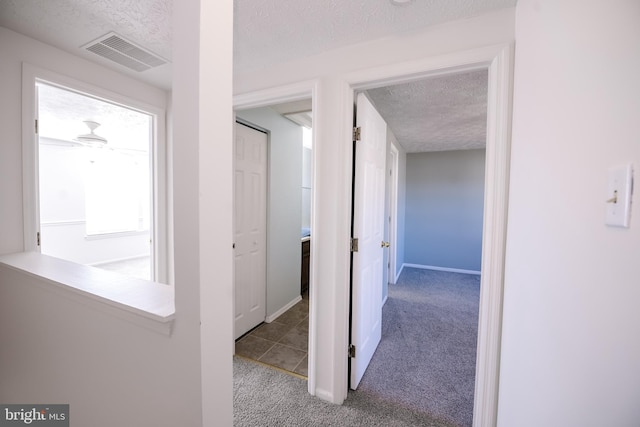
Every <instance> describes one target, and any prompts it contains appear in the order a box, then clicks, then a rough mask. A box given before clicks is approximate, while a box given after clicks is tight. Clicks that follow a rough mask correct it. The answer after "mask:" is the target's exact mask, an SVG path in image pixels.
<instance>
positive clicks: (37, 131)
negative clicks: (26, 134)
mask: <svg viewBox="0 0 640 427" xmlns="http://www.w3.org/2000/svg"><path fill="white" fill-rule="evenodd" d="M35 122H36V135H37V134H38V119H36V120H35Z"/></svg>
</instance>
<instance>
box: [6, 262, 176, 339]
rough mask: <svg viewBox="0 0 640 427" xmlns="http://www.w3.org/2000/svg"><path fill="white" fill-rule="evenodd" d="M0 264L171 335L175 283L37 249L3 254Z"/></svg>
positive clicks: (49, 286)
mask: <svg viewBox="0 0 640 427" xmlns="http://www.w3.org/2000/svg"><path fill="white" fill-rule="evenodd" d="M0 264H4V265H6V266H7V267H9V268H11V269H13V270H17V271H20V272H23V273H25V274H27V275H29V276H32V277H36V278H39V279H41V282H40V283H42V286H46V288H47V289H51V290H54V291H57V292H60V293H62V294H64V295H65V296H68V297H71V298H73V299H75V300H77V301H78V302H81V303H86V304H88V305H91V306H93V307H95V308H97V309H100V310H102V311H106V312H108V313H110V314H113V315H114V316H116V317H119V318H122V319H125V320H128V321H131V322H133V323H137V324H139V325H140V326H143V327H146V328H149V329H152V330H154V331H157V332H160V333H162V334H165V335H171V329H172V327H173V320H174V318H175V306H174V290H173V286H169V285H163V284H161V283H156V282H150V281H148V280H143V279H137V278H133V277H127V276H123V275H121V274H118V273H114V272H111V271H107V270H101V269H99V268H95V267H90V266H87V265H81V264H76V263H73V262H70V261H65V260H61V259H58V258H54V257H51V256H47V255H43V254H40V253H36V252H21V253H15V254H10V255H1V256H0Z"/></svg>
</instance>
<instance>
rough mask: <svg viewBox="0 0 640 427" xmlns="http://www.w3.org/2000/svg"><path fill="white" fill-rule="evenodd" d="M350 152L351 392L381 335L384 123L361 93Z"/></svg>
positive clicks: (355, 386)
mask: <svg viewBox="0 0 640 427" xmlns="http://www.w3.org/2000/svg"><path fill="white" fill-rule="evenodd" d="M356 105H357V110H356V123H357V126H358V127H360V129H361V132H360V141H357V142H356V143H355V144H356V150H355V177H354V180H355V186H354V202H353V215H354V223H353V237H354V238H357V239H358V250H357V251H354V252H353V277H352V290H351V319H352V320H351V344H352V345H354V346H355V357H351V358H350V363H351V377H350V387H351V388H352V389H354V390H355V389H356V388H357V387H358V384H359V383H360V380H361V379H362V376H363V375H364V372H365V370H366V369H367V366H369V362H370V361H371V358H372V357H373V353H374V352H375V350H376V348H377V347H378V343H379V342H380V338H381V334H382V280H383V269H384V268H385V267H384V266H383V258H384V257H383V252H384V247H383V246H382V242H383V239H384V201H385V191H384V190H385V177H386V174H385V162H386V157H387V154H386V135H387V124H386V122H385V121H384V119H383V118H382V117H381V116H380V114H379V113H378V112H377V111H376V109H375V108H374V107H373V105H372V104H371V102H370V101H369V100H368V99H367V98H366V96H365V95H364V94H362V93H361V94H358V98H357V104H356Z"/></svg>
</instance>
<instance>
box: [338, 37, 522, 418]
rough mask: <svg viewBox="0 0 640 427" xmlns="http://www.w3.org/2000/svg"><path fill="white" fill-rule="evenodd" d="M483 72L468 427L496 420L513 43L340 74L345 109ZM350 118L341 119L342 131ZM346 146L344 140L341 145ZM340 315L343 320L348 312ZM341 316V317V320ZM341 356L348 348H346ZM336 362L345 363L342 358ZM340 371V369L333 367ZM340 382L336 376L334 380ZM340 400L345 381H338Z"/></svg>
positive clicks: (351, 121)
mask: <svg viewBox="0 0 640 427" xmlns="http://www.w3.org/2000/svg"><path fill="white" fill-rule="evenodd" d="M479 69H486V70H488V89H487V92H488V94H487V95H488V97H487V146H486V163H485V196H484V218H483V242H482V265H481V269H482V278H481V287H480V310H479V319H478V346H477V357H476V381H475V393H474V409H473V414H474V417H473V426H474V427H479V426H494V425H496V422H497V409H498V381H499V374H500V338H501V334H502V293H503V283H504V258H505V252H506V233H507V208H508V190H509V163H510V162H509V159H510V145H511V101H512V92H513V44H512V43H509V44H501V45H494V46H487V47H484V48H479V49H475V50H471V51H464V52H458V53H454V54H449V55H443V56H437V57H430V58H425V59H422V60H417V61H410V62H405V63H401V64H393V65H390V66H383V67H377V68H371V69H365V70H360V71H357V72H354V73H350V74H348V75H346V76H345V78H344V81H345V83H346V84H347V85H348V89H347V90H346V91H347V93H344V94H343V97H344V99H345V106H348V105H353V102H354V94H355V92H356V91H363V90H367V89H373V88H377V87H383V86H389V85H392V84H399V83H409V82H413V81H416V80H420V79H424V78H427V77H433V76H438V75H443V74H450V73H457V72H464V71H472V70H479ZM348 123H353V118H352V117H348V118H345V124H344V126H345V127H346V126H347V125H348ZM345 143H346V141H345ZM338 314H341V315H342V316H344V317H343V319H337V320H336V321H337V322H340V321H341V320H343V321H344V322H345V323H346V322H348V319H349V313H338ZM342 316H341V317H342ZM345 353H347V347H346V346H345ZM335 362H337V363H344V364H346V363H347V359H346V357H345V358H344V360H343V361H340V360H336V361H335ZM337 372H340V368H338V369H337ZM334 380H336V381H339V380H340V379H339V378H337V377H336V378H334ZM342 385H343V387H344V388H343V390H344V391H343V393H344V394H343V398H346V393H347V387H348V381H347V378H346V376H345V377H344V378H343V382H342Z"/></svg>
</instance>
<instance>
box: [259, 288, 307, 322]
mask: <svg viewBox="0 0 640 427" xmlns="http://www.w3.org/2000/svg"><path fill="white" fill-rule="evenodd" d="M300 301H302V296H300V295H298V296H297V297H295V298H294V299H292V300H291V301H289V302H288V303H287V304H285V306H284V307H282V308H281V309H280V310H278V311H276V312H275V313H273V314H271V315H269V316H267V318H266V319H264V321H265V322H267V323H271V322H273V321H274V320H276V319H277V318H278V317H280V316H281V315H283V314H284V313H285V312H286V311H287V310H289V309H290V308H291V307H293V306H294V305H296V304H297V303H299V302H300Z"/></svg>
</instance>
